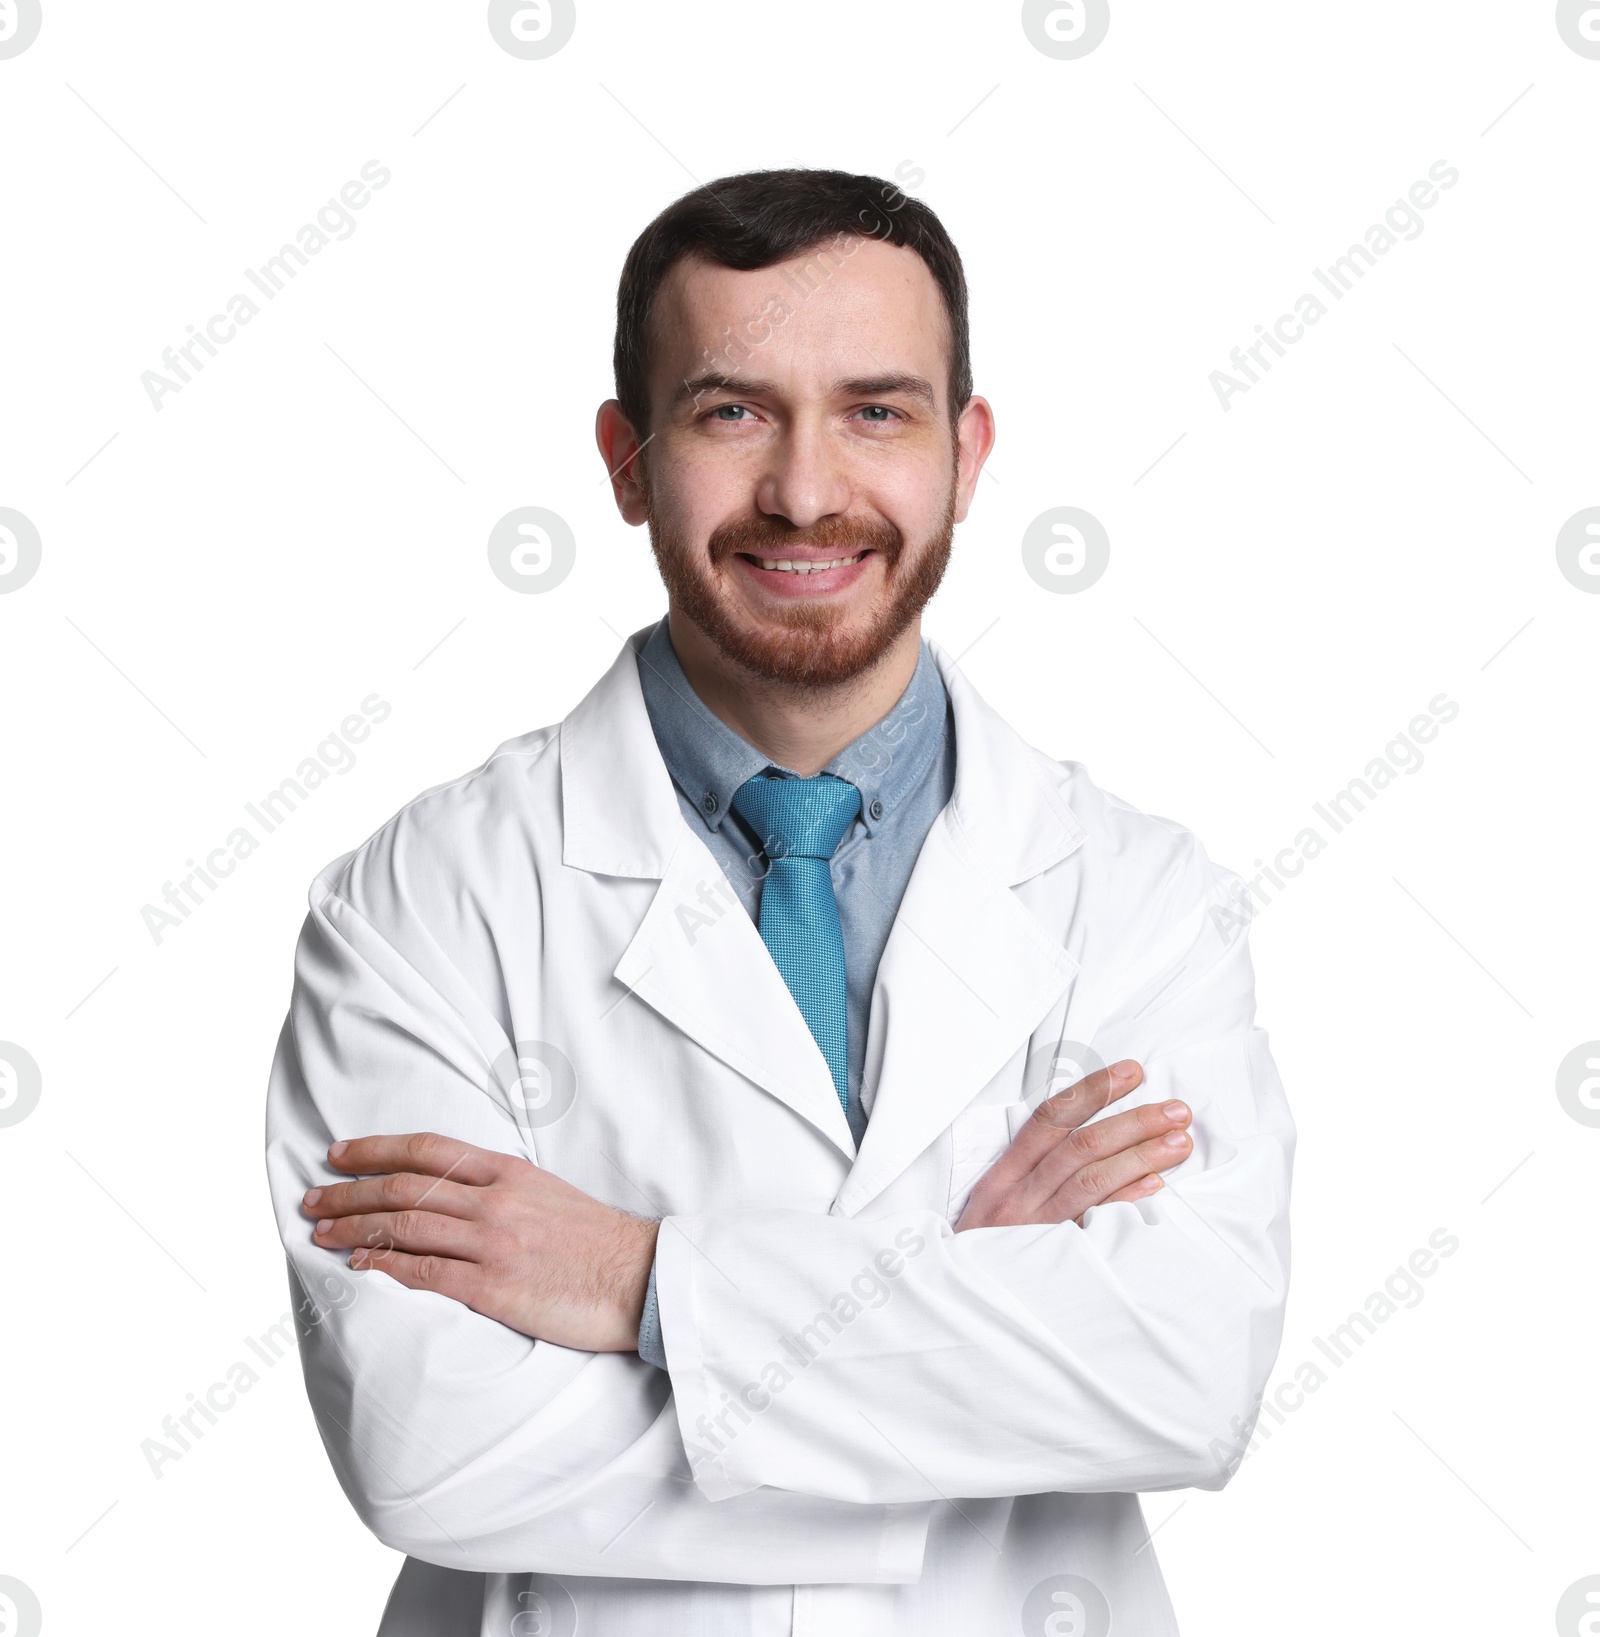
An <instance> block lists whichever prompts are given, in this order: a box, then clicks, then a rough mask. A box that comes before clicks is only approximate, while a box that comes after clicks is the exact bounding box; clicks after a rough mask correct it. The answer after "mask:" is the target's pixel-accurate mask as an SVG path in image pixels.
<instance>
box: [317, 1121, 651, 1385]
mask: <svg viewBox="0 0 1600 1637" xmlns="http://www.w3.org/2000/svg"><path fill="white" fill-rule="evenodd" d="M328 1163H329V1164H330V1165H332V1166H335V1167H336V1168H337V1169H339V1170H341V1171H348V1172H351V1173H352V1174H353V1175H355V1176H357V1177H359V1178H361V1180H360V1181H356V1182H336V1183H333V1184H331V1185H329V1186H327V1187H322V1188H311V1189H309V1190H307V1192H306V1195H305V1199H304V1201H303V1204H304V1206H305V1209H306V1212H307V1213H308V1214H309V1215H311V1216H315V1217H316V1218H317V1219H318V1221H317V1226H316V1229H315V1230H314V1231H315V1238H316V1242H317V1244H319V1245H327V1246H329V1247H330V1248H333V1249H337V1250H346V1249H352V1250H353V1251H354V1254H353V1255H352V1256H351V1258H350V1266H351V1267H353V1268H357V1269H360V1268H377V1269H379V1270H380V1271H381V1272H383V1273H387V1274H388V1275H389V1277H390V1278H391V1279H395V1280H397V1281H398V1282H399V1283H400V1284H402V1285H404V1286H405V1287H406V1288H407V1289H408V1290H432V1291H436V1292H437V1293H438V1294H439V1295H441V1296H449V1297H451V1298H452V1299H454V1300H455V1301H458V1302H464V1303H465V1304H466V1305H467V1306H468V1307H470V1308H471V1309H472V1310H473V1311H474V1312H475V1313H482V1314H483V1315H484V1316H485V1317H486V1318H490V1319H498V1320H499V1321H500V1322H501V1323H502V1324H506V1325H510V1327H511V1328H512V1329H513V1330H519V1331H521V1332H522V1334H523V1335H525V1336H536V1337H538V1338H539V1339H540V1340H541V1341H550V1342H554V1343H556V1344H557V1345H558V1346H560V1347H573V1348H578V1349H581V1350H582V1351H584V1352H592V1353H627V1352H632V1351H633V1349H634V1348H635V1347H636V1346H637V1345H638V1338H639V1320H640V1317H641V1315H642V1314H643V1312H644V1297H645V1289H646V1287H647V1285H648V1284H649V1280H650V1265H651V1263H652V1262H653V1261H654V1259H655V1248H656V1232H657V1229H658V1226H659V1224H657V1223H655V1222H648V1221H645V1220H643V1219H642V1218H640V1217H636V1216H629V1215H628V1214H627V1212H625V1211H618V1210H613V1209H612V1208H611V1206H609V1205H602V1204H601V1203H600V1202H599V1200H596V1199H591V1198H590V1197H589V1196H588V1195H587V1194H585V1193H583V1192H581V1191H580V1190H579V1189H577V1188H574V1187H573V1186H572V1185H571V1184H570V1183H567V1182H563V1181H562V1180H561V1178H560V1177H557V1176H553V1175H552V1174H551V1173H550V1172H548V1171H541V1170H540V1169H539V1167H538V1166H536V1165H533V1164H530V1163H529V1161H527V1160H525V1159H520V1158H518V1157H517V1156H516V1155H514V1154H497V1153H495V1152H493V1151H492V1150H490V1149H487V1148H474V1147H473V1145H472V1144H471V1143H465V1142H457V1141H456V1140H455V1139H454V1138H452V1137H441V1136H438V1135H436V1134H435V1133H433V1132H431V1131H424V1132H419V1133H417V1134H415V1135H412V1136H404V1137H358V1138H357V1139H356V1140H355V1141H354V1142H336V1143H335V1144H334V1145H333V1146H332V1147H331V1148H330V1149H329V1150H328ZM375 1173H384V1174H381V1175H380V1174H375Z"/></svg>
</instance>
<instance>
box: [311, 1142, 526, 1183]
mask: <svg viewBox="0 0 1600 1637" xmlns="http://www.w3.org/2000/svg"><path fill="white" fill-rule="evenodd" d="M510 1157H511V1156H510V1155H508V1154H496V1153H494V1152H492V1151H491V1150H489V1149H487V1148H476V1147H474V1146H473V1144H471V1143H469V1142H459V1141H458V1140H457V1139H456V1138H454V1137H441V1136H440V1135H439V1133H438V1132H436V1131H413V1132H410V1133H409V1134H407V1135H405V1136H398V1137H356V1138H354V1139H353V1140H351V1141H349V1142H336V1143H335V1144H334V1145H333V1146H332V1147H331V1148H330V1149H329V1150H328V1163H329V1164H330V1165H332V1166H334V1167H335V1168H336V1169H338V1170H340V1171H348V1172H350V1173H351V1174H352V1175H354V1176H372V1175H374V1174H375V1173H377V1172H380V1171H415V1172H420V1173H421V1174H422V1175H424V1176H430V1177H449V1178H450V1179H451V1180H452V1181H454V1182H464V1183H468V1184H471V1185H473V1186H475V1187H479V1188H481V1187H484V1186H486V1185H487V1184H488V1183H491V1182H493V1181H495V1180H496V1178H498V1177H499V1176H500V1174H501V1171H502V1168H503V1166H504V1163H505V1161H506V1160H507V1159H509V1158H510Z"/></svg>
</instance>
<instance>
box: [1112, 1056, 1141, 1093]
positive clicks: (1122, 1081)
mask: <svg viewBox="0 0 1600 1637" xmlns="http://www.w3.org/2000/svg"><path fill="white" fill-rule="evenodd" d="M1138 1072H1139V1065H1138V1064H1137V1063H1135V1062H1134V1061H1133V1059H1132V1058H1131V1057H1130V1058H1127V1059H1125V1060H1124V1061H1123V1062H1121V1063H1118V1064H1117V1065H1116V1066H1115V1067H1114V1068H1113V1069H1112V1071H1111V1078H1112V1079H1113V1080H1115V1081H1116V1083H1117V1084H1118V1085H1119V1086H1125V1085H1128V1084H1129V1083H1130V1082H1131V1081H1132V1079H1133V1077H1134V1076H1135V1075H1136V1074H1137V1073H1138Z"/></svg>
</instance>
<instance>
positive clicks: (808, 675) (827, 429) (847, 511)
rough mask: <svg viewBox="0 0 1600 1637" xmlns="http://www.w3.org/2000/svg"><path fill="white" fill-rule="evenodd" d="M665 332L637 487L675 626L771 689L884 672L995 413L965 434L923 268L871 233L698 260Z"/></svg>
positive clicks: (674, 299) (680, 286) (659, 314)
mask: <svg viewBox="0 0 1600 1637" xmlns="http://www.w3.org/2000/svg"><path fill="white" fill-rule="evenodd" d="M652 328H653V342H654V356H653V360H652V381H651V389H652V433H653V435H652V436H650V437H649V438H648V439H647V440H646V442H645V445H644V448H643V453H642V458H641V459H640V460H639V461H637V462H635V463H634V475H635V476H636V478H637V482H638V495H637V506H638V509H639V511H640V512H641V513H642V515H643V517H644V519H645V520H646V521H647V522H648V523H649V526H650V542H651V547H652V549H653V550H654V552H655V555H656V560H657V563H658V564H659V566H660V569H661V575H662V578H663V580H664V581H665V582H666V585H667V590H668V593H669V596H670V598H671V602H672V607H673V612H674V617H675V618H678V617H682V618H684V619H687V620H688V621H689V622H690V623H691V624H692V625H694V626H695V627H696V628H697V629H698V631H699V632H700V633H701V634H702V635H703V636H704V637H705V638H706V640H707V641H708V642H709V643H710V644H711V645H712V647H713V648H715V649H716V650H718V651H719V652H720V653H721V654H722V655H723V657H724V658H725V659H727V660H729V661H732V662H733V663H734V664H736V665H737V666H739V667H741V668H742V669H744V670H746V671H748V672H750V673H751V674H753V675H755V676H758V677H761V678H763V679H766V680H769V681H774V682H782V683H788V684H792V685H796V686H805V687H818V686H830V685H834V684H837V683H841V682H845V681H848V680H850V679H851V678H853V677H856V676H858V675H860V674H861V673H862V672H864V671H866V670H869V669H870V668H871V667H872V666H873V665H875V664H876V663H878V662H879V661H880V660H881V659H882V658H883V657H884V656H885V655H886V654H887V653H888V652H889V650H890V649H891V648H892V647H893V645H894V644H895V643H896V641H897V640H898V639H900V638H901V637H902V636H904V634H905V633H906V632H907V631H911V630H914V629H915V627H916V625H917V622H918V619H919V616H920V615H921V612H922V609H923V607H924V605H925V604H926V603H927V602H928V600H929V598H930V597H932V595H933V593H934V592H935V590H937V588H938V585H939V581H940V579H941V577H942V576H943V574H944V570H945V566H946V564H947V563H948V561H949V556H950V546H951V540H952V537H953V533H954V528H955V525H956V523H957V522H959V521H960V520H961V519H962V518H963V517H964V516H965V515H966V510H967V506H968V504H969V502H970V499H971V492H972V487H973V485H974V484H975V482H976V479H977V472H978V468H979V466H980V465H981V462H982V458H983V456H984V455H986V454H987V452H988V447H989V443H990V442H991V441H992V431H991V430H990V429H989V422H988V406H987V405H985V404H983V402H982V400H981V399H974V400H973V402H972V404H971V405H969V406H968V413H967V414H965V415H964V416H963V417H962V420H961V423H958V425H956V426H952V425H951V422H950V418H949V405H948V396H947V389H946V381H947V379H948V372H949V330H948V325H947V322H946V319H945V314H944V307H943V303H942V300H941V298H940V294H939V289H938V286H937V284H935V282H934V280H933V276H932V274H931V273H930V272H929V271H928V269H927V266H926V264H925V263H924V262H923V261H922V259H921V257H919V256H918V255H917V254H916V253H915V252H914V251H911V250H906V249H903V248H901V247H899V246H895V245H888V244H884V243H883V242H881V241H879V240H873V239H860V238H847V239H841V240H837V241H833V242H831V243H827V244H824V246H822V247H820V248H819V249H815V250H813V251H811V252H809V253H808V254H807V255H805V256H802V257H799V258H797V259H796V260H794V261H791V262H786V263H780V264H777V265H775V266H772V267H767V268H761V269H758V270H756V271H753V272H736V271H734V270H732V269H729V268H725V267H720V266H717V265H715V264H710V263H706V262H703V261H699V260H692V261H688V260H686V261H683V262H680V263H679V264H678V265H677V266H676V267H675V268H674V269H673V270H672V273H671V274H670V275H669V277H668V279H667V280H666V281H665V282H664V284H663V286H662V288H661V290H660V292H659V294H658V296H657V299H656V305H655V308H654V311H653V314H652ZM625 424H626V423H624V425H625ZM602 441H603V442H604V438H602ZM611 453H612V452H611V451H610V450H607V455H608V459H609V458H610V457H611ZM619 498H622V496H621V495H620V492H619ZM627 510H628V508H627V505H626V504H625V505H624V513H625V515H626V514H627Z"/></svg>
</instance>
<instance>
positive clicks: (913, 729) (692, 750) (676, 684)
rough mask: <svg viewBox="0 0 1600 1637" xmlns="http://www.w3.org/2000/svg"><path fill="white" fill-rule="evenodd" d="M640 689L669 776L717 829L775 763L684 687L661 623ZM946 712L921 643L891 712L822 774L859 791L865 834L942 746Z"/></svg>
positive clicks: (644, 660)
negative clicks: (744, 790) (748, 786)
mask: <svg viewBox="0 0 1600 1637" xmlns="http://www.w3.org/2000/svg"><path fill="white" fill-rule="evenodd" d="M639 684H640V687H641V688H642V689H643V692H644V702H645V708H646V710H648V712H649V713H650V725H651V727H652V728H653V729H654V730H655V736H656V743H657V745H658V746H659V747H660V750H661V758H662V760H663V761H664V762H665V763H666V764H667V771H668V772H669V773H670V774H671V775H672V778H673V781H674V783H676V784H677V786H678V788H679V789H680V790H682V791H683V793H684V795H686V796H687V797H688V798H689V800H690V801H692V802H693V803H694V806H695V810H696V811H697V812H698V813H699V814H700V817H701V819H702V820H703V821H704V823H705V825H706V828H707V829H709V830H715V829H718V828H720V826H721V824H722V821H723V819H724V818H725V817H726V815H727V814H728V812H729V811H730V810H731V803H732V801H733V794H734V792H735V791H736V790H737V789H738V788H739V786H740V785H742V784H743V783H744V782H745V781H746V780H747V779H752V778H754V777H755V775H756V774H758V773H760V772H761V771H762V770H763V769H764V768H768V767H774V766H776V765H777V764H776V763H774V762H772V761H770V760H769V759H768V758H767V757H766V756H763V755H762V753H761V752H760V751H759V750H757V749H756V748H755V746H754V745H752V744H750V743H748V741H746V740H745V739H743V738H742V737H741V736H740V735H739V734H737V733H735V732H734V730H733V729H732V728H730V727H729V726H728V724H727V723H726V722H724V721H723V720H722V719H721V717H719V716H717V715H716V714H715V713H714V712H713V711H712V710H711V709H710V707H709V706H708V705H707V704H706V703H705V701H704V700H702V699H701V698H700V696H699V695H698V694H697V693H696V692H695V691H694V689H693V688H692V687H691V686H690V684H689V679H688V677H686V676H685V675H684V673H683V667H682V665H680V664H679V663H678V656H677V654H676V652H675V651H674V649H673V646H672V639H671V637H670V636H668V634H667V622H666V620H665V619H662V621H661V622H660V624H658V625H657V626H656V628H655V630H654V631H652V632H651V633H650V637H649V640H648V641H647V642H646V643H645V644H644V646H643V648H641V649H640V651H639ZM948 709H949V705H948V701H947V698H946V694H945V687H944V682H943V680H942V679H941V677H940V675H939V669H938V666H937V665H936V664H935V663H934V661H933V657H932V655H931V654H930V653H929V651H928V645H927V643H926V642H924V643H922V644H920V646H919V649H918V653H917V668H916V670H915V671H914V672H913V673H912V676H911V680H910V682H909V683H907V684H906V689H905V692H904V693H902V694H901V696H900V698H899V700H898V701H897V702H896V703H895V705H894V708H893V709H892V710H890V711H889V712H888V713H887V714H886V715H884V716H883V717H881V718H880V719H879V720H878V721H877V722H875V723H874V724H873V725H872V726H871V727H870V728H868V729H867V731H866V732H865V733H863V734H862V735H861V736H860V737H859V738H856V739H853V740H852V741H851V742H850V743H849V744H848V745H846V746H845V747H844V749H843V750H841V751H840V752H839V754H838V755H837V756H835V757H834V758H833V760H832V761H831V762H829V763H828V765H827V766H826V767H825V768H824V769H823V772H825V773H832V774H834V775H835V776H836V777H838V778H841V779H846V780H848V781H849V782H850V783H851V784H853V785H855V787H856V788H857V789H858V790H859V791H860V792H861V823H862V824H863V825H864V826H865V827H866V830H867V833H868V834H869V835H870V834H872V833H873V832H874V831H875V830H876V829H877V828H878V826H879V825H880V824H882V823H883V822H884V821H885V820H887V819H888V818H890V817H891V816H892V815H893V813H894V812H895V810H896V808H897V807H898V806H899V805H900V803H901V802H902V801H903V800H904V799H905V798H906V797H907V796H909V795H910V794H911V792H912V790H913V789H914V788H915V787H916V785H917V783H918V781H919V780H920V779H921V778H922V776H923V774H924V773H925V772H926V771H927V769H928V766H929V764H930V763H931V762H932V761H933V758H934V756H935V754H936V753H937V751H938V749H939V747H940V745H941V744H942V742H943V740H944V734H945V726H946V722H945V719H946V714H947V712H948ZM779 771H780V772H784V773H791V774H792V772H793V770H792V769H790V768H780V769H779Z"/></svg>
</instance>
